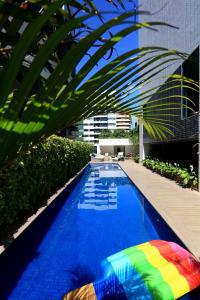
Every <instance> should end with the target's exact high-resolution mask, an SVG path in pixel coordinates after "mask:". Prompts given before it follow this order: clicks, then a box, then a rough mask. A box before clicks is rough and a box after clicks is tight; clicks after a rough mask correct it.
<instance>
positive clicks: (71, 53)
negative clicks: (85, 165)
mask: <svg viewBox="0 0 200 300" xmlns="http://www.w3.org/2000/svg"><path fill="white" fill-rule="evenodd" d="M21 2H22V1H10V0H7V1H6V0H5V1H2V2H1V4H0V28H1V46H0V47H1V48H0V79H1V80H0V164H1V165H2V164H3V163H5V162H6V161H9V160H12V159H13V158H15V157H16V155H17V154H18V153H20V152H22V151H26V149H27V148H28V147H31V146H32V145H34V144H35V143H37V142H39V141H40V140H41V139H43V138H46V137H48V136H49V135H51V134H52V133H55V132H58V131H59V130H61V129H62V128H64V127H66V126H70V125H72V124H74V123H75V122H77V121H80V120H82V119H84V118H87V117H89V116H92V115H95V114H99V113H107V112H110V111H112V112H117V111H121V112H125V113H128V114H134V115H135V116H136V117H138V119H140V120H141V122H143V124H144V126H145V128H146V130H147V131H148V133H149V134H150V135H151V136H159V137H162V138H163V137H165V133H166V132H167V133H170V134H172V130H171V129H170V126H173V124H170V126H169V124H168V123H167V121H166V120H164V119H162V115H159V113H158V111H159V109H160V107H159V105H158V104H156V103H152V104H151V105H150V106H148V109H145V110H144V109H143V105H144V103H145V102H146V100H147V99H149V98H150V97H151V96H152V95H153V94H154V93H155V92H156V90H157V88H158V87H156V88H154V89H151V90H148V91H146V92H143V93H142V94H139V93H138V90H139V88H140V87H141V86H144V85H145V84H148V83H149V82H150V81H151V80H154V77H155V76H157V75H158V74H159V73H160V71H161V69H163V68H167V67H168V66H169V65H171V64H172V63H174V62H175V61H177V60H178V59H183V58H185V57H186V54H183V53H180V52H178V51H173V50H168V49H165V48H161V47H156V46H155V47H144V48H137V49H133V50H131V51H128V52H126V53H124V54H122V55H120V56H118V57H114V58H113V60H112V61H109V62H108V63H107V64H106V65H105V66H104V67H102V68H101V69H99V70H98V71H97V72H96V73H95V74H93V75H92V76H90V78H89V79H88V80H87V81H85V77H86V76H88V74H90V72H91V70H92V69H93V68H94V67H95V66H96V65H97V64H98V62H99V61H100V60H101V58H102V57H103V56H105V54H107V53H108V52H109V51H111V52H112V49H114V47H115V45H116V43H118V42H119V41H120V40H121V39H123V38H125V37H127V36H128V35H129V34H130V33H132V32H135V31H137V30H140V29H142V28H148V29H153V28H156V26H157V25H162V26H171V25H169V24H163V23H160V22H149V23H144V24H143V23H138V22H136V19H135V17H137V16H138V15H139V14H144V13H147V12H143V11H138V12H137V11H136V10H135V9H134V10H133V11H126V10H124V12H122V13H121V12H117V13H116V16H115V17H114V18H113V19H111V20H109V21H106V22H105V21H104V20H103V22H102V25H101V26H99V27H98V28H97V29H95V30H91V29H90V28H89V26H88V25H87V21H88V20H89V19H90V18H101V16H102V14H100V13H99V12H98V11H97V10H96V8H95V6H94V3H93V1H89V0H88V1H85V4H86V5H83V4H81V3H80V2H79V1H76V0H58V1H37V0H34V1H33V0H32V1H28V2H27V1H25V2H23V3H21ZM31 2H34V3H36V2H37V6H33V7H32V8H30V9H28V10H27V8H28V5H30V4H31ZM51 2H52V3H51ZM109 2H113V1H109ZM117 2H118V4H120V5H121V6H122V7H124V6H123V2H122V1H119V0H118V1H115V3H117ZM113 3H114V2H113ZM63 5H68V6H70V9H71V10H72V11H73V10H77V11H78V12H79V13H77V14H73V15H71V14H70V13H69V11H68V10H67V9H66V6H64V7H63ZM118 25H124V27H123V29H120V30H119V31H118V32H117V33H114V34H112V33H111V30H112V28H114V27H116V26H118ZM77 30H78V32H79V33H80V32H84V34H85V33H86V32H87V34H86V35H84V37H83V36H82V35H81V33H80V34H79V36H80V37H81V38H80V39H78V40H76V41H75V39H74V36H76V32H77ZM106 32H109V34H110V35H109V38H107V39H105V38H104V37H103V36H104V34H105V33H106ZM74 33H75V34H74ZM74 41H75V42H74ZM97 41H100V42H101V43H100V44H99V46H98V48H97V50H96V52H95V53H94V54H93V55H92V56H90V57H89V58H88V60H87V61H86V62H85V63H84V64H83V66H82V67H81V68H79V70H78V71H76V72H74V71H75V69H76V68H77V66H79V64H80V62H81V61H82V59H83V58H84V57H85V55H86V54H87V53H88V51H89V50H90V49H91V47H93V45H94V44H95V43H96V42H97ZM161 59H162V60H161ZM152 64H153V66H154V68H153V69H152V68H150V66H151V65H152ZM141 72H142V73H141ZM169 80H170V81H171V82H172V83H173V82H178V83H177V84H179V85H180V84H181V81H182V82H184V84H185V86H186V87H187V88H192V89H196V90H197V89H198V85H197V84H196V83H195V82H193V81H192V80H189V79H187V78H185V77H183V76H179V75H172V76H171V77H170V79H169ZM176 87H177V85H176ZM171 88H172V87H171ZM163 89H164V88H163ZM160 90H162V88H161V89H160ZM188 100H189V99H188ZM171 106H174V109H177V108H178V106H177V102H175V101H173V99H171V101H170V103H169V102H168V106H167V105H165V106H164V108H165V113H167V110H168V109H171ZM154 115H155V117H154Z"/></svg>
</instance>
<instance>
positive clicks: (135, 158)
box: [133, 155, 140, 163]
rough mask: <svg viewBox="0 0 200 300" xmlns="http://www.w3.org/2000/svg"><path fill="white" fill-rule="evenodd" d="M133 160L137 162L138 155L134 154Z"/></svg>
mask: <svg viewBox="0 0 200 300" xmlns="http://www.w3.org/2000/svg"><path fill="white" fill-rule="evenodd" d="M133 160H134V162H136V163H139V160H140V158H139V155H134V156H133Z"/></svg>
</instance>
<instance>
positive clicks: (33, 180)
mask: <svg viewBox="0 0 200 300" xmlns="http://www.w3.org/2000/svg"><path fill="white" fill-rule="evenodd" d="M92 149H93V147H92V146H91V145H89V144H86V143H83V142H79V141H71V140H69V139H66V138H62V137H57V136H51V137H50V138H48V139H47V140H45V141H44V142H42V143H40V144H38V145H37V146H35V147H33V149H32V150H31V151H29V152H28V153H26V154H24V155H23V156H20V157H18V158H17V159H16V160H15V161H14V162H13V163H12V165H11V166H9V167H8V166H7V167H4V168H3V169H2V170H0V216H1V218H0V232H2V229H3V228H4V229H5V228H6V227H8V226H9V225H10V224H13V223H15V222H18V221H19V220H20V219H22V218H24V216H26V215H27V214H28V213H30V212H31V211H34V210H36V209H37V208H39V207H40V206H41V205H44V204H45V203H46V201H47V199H48V198H49V197H50V196H51V195H52V194H53V193H54V192H55V191H56V190H57V189H59V188H60V187H62V186H63V185H64V184H65V183H66V181H68V180H69V179H70V178H71V177H73V176H74V175H75V174H76V173H77V172H78V171H79V170H80V169H81V168H82V167H83V166H84V165H85V164H86V163H87V162H88V161H89V160H90V153H91V152H92Z"/></svg>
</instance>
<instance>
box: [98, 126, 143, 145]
mask: <svg viewBox="0 0 200 300" xmlns="http://www.w3.org/2000/svg"><path fill="white" fill-rule="evenodd" d="M114 138H127V139H130V140H131V141H132V143H133V144H134V145H135V144H138V142H139V133H138V128H135V129H131V130H129V131H126V130H123V129H114V130H111V129H104V130H102V132H101V134H100V135H99V139H114Z"/></svg>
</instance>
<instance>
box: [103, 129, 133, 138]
mask: <svg viewBox="0 0 200 300" xmlns="http://www.w3.org/2000/svg"><path fill="white" fill-rule="evenodd" d="M99 138H100V139H109V138H111V139H112V138H113V139H115V138H129V132H128V131H126V130H123V129H113V130H111V129H104V130H102V132H101V134H100V135H99Z"/></svg>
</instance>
